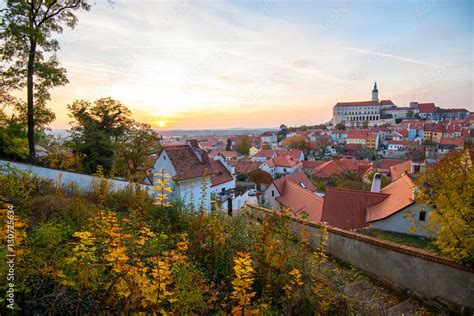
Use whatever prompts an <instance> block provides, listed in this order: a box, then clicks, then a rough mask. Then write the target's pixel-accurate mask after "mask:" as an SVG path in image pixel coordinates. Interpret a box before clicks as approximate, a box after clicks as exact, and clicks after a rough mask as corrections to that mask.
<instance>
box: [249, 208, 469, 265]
mask: <svg viewBox="0 0 474 316" xmlns="http://www.w3.org/2000/svg"><path fill="white" fill-rule="evenodd" d="M245 206H246V207H249V208H251V209H255V210H260V211H262V212H265V213H267V214H269V215H274V214H273V213H275V211H274V210H271V209H267V208H263V207H260V206H256V205H252V204H249V203H246V204H245ZM289 217H290V219H291V220H292V221H294V222H297V223H300V224H303V225H307V226H311V227H315V228H321V227H325V228H326V229H327V230H328V232H331V233H333V234H336V235H340V236H344V237H347V238H352V239H357V240H360V241H363V242H366V243H368V244H372V245H375V246H378V247H381V248H385V249H389V250H393V251H397V252H401V253H404V254H407V255H411V256H415V257H418V258H422V259H424V260H428V261H432V262H435V263H439V264H444V265H447V266H451V267H453V268H456V269H461V270H465V271H468V272H471V273H474V268H470V267H468V266H465V265H462V264H460V263H457V262H455V261H453V260H451V259H448V258H446V257H441V256H438V255H435V254H433V253H431V252H429V251H426V250H422V249H418V248H414V247H410V246H405V245H400V244H397V243H395V242H391V241H388V240H382V239H379V238H376V237H372V236H367V235H364V234H361V233H357V232H353V231H349V230H345V229H341V228H337V227H333V226H328V225H323V224H317V223H314V222H310V221H307V220H303V219H300V218H297V217H293V216H289Z"/></svg>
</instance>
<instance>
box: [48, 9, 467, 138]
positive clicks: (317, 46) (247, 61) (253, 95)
mask: <svg viewBox="0 0 474 316" xmlns="http://www.w3.org/2000/svg"><path fill="white" fill-rule="evenodd" d="M96 2H97V3H99V4H96V5H94V6H93V7H92V9H91V11H90V12H84V13H80V14H78V17H79V24H78V25H77V27H76V28H75V29H74V30H66V31H65V32H64V33H63V34H62V35H60V36H58V38H59V40H60V43H61V51H60V53H59V57H60V59H61V61H62V63H63V66H64V67H65V68H66V69H67V71H68V78H69V80H70V84H69V85H67V86H64V87H60V88H56V89H54V91H53V94H52V97H53V100H52V101H51V102H50V106H51V108H52V109H53V110H54V112H55V113H56V115H57V120H56V121H55V122H54V124H53V127H54V128H68V126H69V125H68V122H69V120H70V119H69V118H68V116H67V110H66V105H67V104H68V103H71V102H72V101H73V100H75V99H87V100H95V99H97V98H99V97H102V96H111V97H113V98H115V99H118V100H121V101H122V102H123V103H124V104H125V105H126V106H128V107H129V108H130V109H131V110H132V112H133V113H134V117H135V118H136V119H137V120H139V121H143V122H148V123H150V124H152V125H153V126H156V127H159V126H166V128H170V129H199V128H231V127H252V128H253V127H274V126H279V125H280V124H281V123H285V124H287V125H290V126H294V125H301V124H315V123H322V122H326V121H328V120H329V119H330V118H331V115H332V107H333V105H334V104H335V103H336V102H338V101H364V100H370V97H371V94H370V93H371V89H372V86H373V83H374V81H377V84H378V86H379V91H380V92H379V97H380V98H381V99H391V100H393V101H394V103H395V104H397V105H401V106H405V105H407V104H408V103H409V102H410V101H420V102H435V103H436V104H437V105H438V106H442V107H448V108H449V107H452V108H460V107H463V108H466V109H468V110H470V111H473V110H474V108H473V92H472V87H473V64H472V62H473V32H472V30H473V24H472V23H473V22H472V18H473V16H472V15H473V7H472V2H471V1H464V2H461V1H447V0H445V1H441V0H429V1H428V0H425V1H411V0H410V1H409V0H400V1H375V0H374V1H368V0H365V1H360V0H346V1H308V2H299V1H296V2H295V1H292V2H284V1H274V0H264V1H257V0H255V1H250V0H249V1H243V2H234V1H232V2H227V1H206V2H199V1H190V0H183V1H180V0H177V1H173V2H171V1H169V2H167V1H166V2H165V1H153V0H140V1H138V0H133V1H131V0H129V1H124V0H116V1H115V3H114V4H113V6H111V5H110V4H100V3H102V2H105V1H101V0H98V1H96Z"/></svg>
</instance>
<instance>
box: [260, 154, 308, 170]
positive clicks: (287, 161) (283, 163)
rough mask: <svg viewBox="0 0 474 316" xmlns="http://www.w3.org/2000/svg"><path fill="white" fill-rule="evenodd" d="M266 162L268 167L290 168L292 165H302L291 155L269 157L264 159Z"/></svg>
mask: <svg viewBox="0 0 474 316" xmlns="http://www.w3.org/2000/svg"><path fill="white" fill-rule="evenodd" d="M265 162H266V164H267V165H268V166H269V167H270V168H273V167H287V168H292V167H298V166H299V165H301V166H302V165H303V163H302V162H301V161H299V160H298V159H295V158H293V157H292V156H289V155H287V156H283V157H281V156H277V157H275V158H270V159H268V160H267V161H265Z"/></svg>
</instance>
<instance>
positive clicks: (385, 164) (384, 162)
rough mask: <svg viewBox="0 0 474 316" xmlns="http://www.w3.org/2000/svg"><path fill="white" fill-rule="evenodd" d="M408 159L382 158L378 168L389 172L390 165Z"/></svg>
mask: <svg viewBox="0 0 474 316" xmlns="http://www.w3.org/2000/svg"><path fill="white" fill-rule="evenodd" d="M405 161H407V160H398V159H382V160H380V161H379V163H378V169H379V170H380V171H381V172H389V171H390V167H392V166H395V165H398V164H401V163H404V162H405Z"/></svg>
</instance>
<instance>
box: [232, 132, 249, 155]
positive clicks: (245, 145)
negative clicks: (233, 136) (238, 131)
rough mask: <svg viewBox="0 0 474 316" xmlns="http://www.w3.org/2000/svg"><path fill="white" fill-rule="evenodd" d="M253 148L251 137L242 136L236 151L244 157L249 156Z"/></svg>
mask: <svg viewBox="0 0 474 316" xmlns="http://www.w3.org/2000/svg"><path fill="white" fill-rule="evenodd" d="M251 147H252V142H251V141H250V137H248V136H247V135H243V136H240V138H239V141H238V142H237V145H236V146H235V150H236V151H237V152H238V153H240V154H242V155H248V154H249V151H250V148H251Z"/></svg>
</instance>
